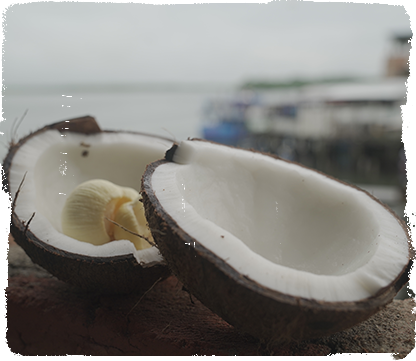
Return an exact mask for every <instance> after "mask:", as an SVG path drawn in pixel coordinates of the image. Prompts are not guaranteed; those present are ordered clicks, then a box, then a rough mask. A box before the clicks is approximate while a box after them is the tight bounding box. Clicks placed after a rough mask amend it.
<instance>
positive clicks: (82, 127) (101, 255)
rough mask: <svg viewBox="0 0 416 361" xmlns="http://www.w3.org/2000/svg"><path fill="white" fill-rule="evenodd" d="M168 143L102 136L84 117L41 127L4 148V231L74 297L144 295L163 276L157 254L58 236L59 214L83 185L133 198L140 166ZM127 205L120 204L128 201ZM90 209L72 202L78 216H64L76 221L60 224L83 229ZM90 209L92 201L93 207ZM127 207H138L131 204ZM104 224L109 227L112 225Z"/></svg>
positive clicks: (123, 243) (120, 243)
mask: <svg viewBox="0 0 416 361" xmlns="http://www.w3.org/2000/svg"><path fill="white" fill-rule="evenodd" d="M172 143H173V142H172V141H171V140H169V139H166V138H162V137H156V136H152V135H147V134H141V133H134V132H121V131H120V132H119V131H103V130H101V129H100V127H99V126H98V124H97V123H96V121H95V119H94V118H92V117H89V116H87V117H82V118H76V119H70V120H66V121H62V122H58V123H55V124H51V125H48V126H45V127H44V128H42V129H40V130H38V131H36V132H34V133H32V134H30V135H28V136H26V137H24V138H23V139H21V140H20V141H19V142H18V143H16V144H12V145H11V146H10V149H9V152H8V154H7V156H6V158H5V160H4V164H3V165H4V172H5V176H4V179H3V185H4V188H5V190H6V191H8V192H9V194H10V195H11V198H12V214H11V228H10V230H11V234H12V235H13V237H14V239H15V241H16V243H18V244H19V245H20V246H21V247H22V248H23V249H24V250H25V251H26V253H27V254H28V255H29V257H30V258H31V259H32V260H33V261H34V262H35V263H37V264H39V265H40V266H42V267H43V268H45V269H46V270H47V271H49V272H50V273H51V274H52V275H54V276H56V277H57V278H59V279H61V280H63V281H65V282H68V283H70V284H72V285H74V286H76V287H77V288H80V289H82V290H86V291H93V292H101V293H131V292H143V291H145V290H147V289H149V287H151V286H152V285H153V284H154V283H155V282H157V281H158V280H159V279H163V278H164V277H166V276H167V275H168V274H169V270H168V267H167V266H166V263H165V262H164V260H163V258H162V256H161V255H160V253H159V251H158V250H157V248H155V247H151V246H150V245H149V246H148V247H138V248H143V249H137V248H136V247H135V245H134V243H133V242H132V241H130V240H128V236H125V238H126V239H123V237H119V238H116V239H118V240H114V241H111V242H106V241H105V240H104V241H102V240H99V239H98V233H99V232H98V231H97V232H96V234H94V235H93V236H94V237H95V235H96V236H97V237H96V238H97V240H94V237H92V238H93V239H92V240H90V241H85V240H80V239H78V238H77V237H76V238H74V237H71V236H68V234H71V233H67V232H63V224H62V223H63V221H62V214H63V210H64V209H65V207H66V203H67V201H68V198H70V197H71V194H72V193H73V192H75V190H76V189H78V188H77V187H78V186H79V185H80V184H82V183H84V182H87V183H86V184H88V182H91V181H92V182H96V180H98V182H101V183H100V184H104V183H105V184H111V187H112V188H111V189H113V190H114V189H115V191H116V192H119V191H120V192H121V193H122V195H128V196H129V197H130V198H134V196H135V195H137V196H138V195H139V193H138V191H139V190H140V178H141V176H142V174H143V172H144V169H145V166H146V165H147V164H148V163H150V162H152V161H155V160H157V159H161V158H163V156H164V153H165V151H166V149H169V148H170V146H171V145H172ZM123 192H124V193H123ZM107 193H108V192H107ZM109 197H110V198H111V195H109ZM129 197H127V196H126V197H125V198H123V199H124V200H126V201H130V200H132V199H130V198H129ZM101 198H102V197H101ZM110 198H109V199H110ZM113 198H114V197H113ZM83 199H84V200H83ZM80 200H81V201H80ZM110 200H111V199H110ZM80 202H81V203H80ZM82 202H83V203H82ZM92 202H94V199H91V197H90V199H88V197H83V195H82V194H81V196H78V203H77V205H78V208H75V210H74V209H72V213H71V210H69V211H67V213H68V214H70V215H74V214H75V215H77V214H78V215H79V216H78V218H76V217H75V218H74V217H72V218H70V217H69V216H68V217H69V218H70V220H69V221H68V222H66V223H68V224H70V223H71V221H72V223H74V222H75V226H77V225H80V224H86V225H87V226H89V225H88V221H89V220H91V219H94V214H93V210H92V209H91V207H90V205H91V204H92ZM113 203H114V202H113ZM94 204H96V205H97V204H98V205H99V201H97V200H96V199H95V203H94ZM135 204H136V205H138V206H140V205H141V206H142V204H141V203H139V200H136V203H135ZM84 206H85V207H84ZM88 207H90V208H88ZM83 208H85V211H84V213H83ZM120 209H121V207H120ZM119 213H121V212H119ZM130 213H132V212H130ZM122 216H125V214H122V215H121V216H120V217H118V218H117V219H122V218H123V217H122ZM96 218H97V217H96ZM124 218H126V217H124ZM130 218H131V217H130ZM109 221H111V222H113V223H115V225H113V226H114V227H117V226H118V225H119V224H118V223H117V222H115V221H113V220H109ZM130 223H131V222H130ZM64 225H65V224H64ZM70 226H71V224H70V225H69V226H67V228H68V227H70ZM72 226H73V224H72ZM87 226H86V227H84V228H88V227H87ZM106 226H107V227H108V224H107V223H106ZM120 227H122V226H120ZM123 228H125V229H126V232H131V231H130V230H129V229H128V228H129V227H123ZM146 228H147V226H146ZM94 231H95V230H94ZM123 232H124V234H127V233H126V232H125V231H124V230H123ZM75 234H76V233H75ZM146 240H148V239H146ZM94 243H95V244H94Z"/></svg>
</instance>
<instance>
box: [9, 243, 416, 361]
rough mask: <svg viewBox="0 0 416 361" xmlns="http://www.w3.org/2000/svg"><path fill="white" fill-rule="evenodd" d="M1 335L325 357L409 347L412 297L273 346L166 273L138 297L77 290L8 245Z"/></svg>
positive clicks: (44, 347) (21, 340) (144, 349)
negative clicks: (334, 329)
mask: <svg viewBox="0 0 416 361" xmlns="http://www.w3.org/2000/svg"><path fill="white" fill-rule="evenodd" d="M6 293H7V326H8V329H7V341H8V345H9V348H10V350H11V352H13V353H15V354H20V355H218V356H219V355H329V354H335V353H373V352H376V353H390V354H398V355H397V356H396V357H399V358H403V357H405V356H407V355H408V354H409V353H410V352H411V351H412V350H413V349H414V344H415V341H414V338H415V316H414V315H413V314H412V308H413V307H414V301H413V300H412V299H407V300H395V301H393V302H392V303H391V304H390V305H388V306H387V307H386V308H385V309H384V310H382V311H380V312H379V313H378V314H376V315H374V316H373V317H371V318H370V319H369V320H367V321H365V322H363V323H362V324H360V325H357V326H355V327H353V328H351V329H349V330H346V331H343V332H340V333H338V334H335V335H333V336H330V337H326V338H322V339H317V340H312V341H305V342H299V343H292V344H289V345H285V346H279V347H268V346H267V345H262V344H260V343H259V342H258V341H257V340H255V339H254V338H252V337H251V336H248V335H242V334H240V333H238V332H237V331H236V330H235V329H234V328H233V327H232V326H230V325H229V324H228V323H226V322H225V321H223V320H222V319H221V318H219V317H218V316H216V315H215V314H213V313H212V312H211V311H210V310H209V309H207V308H206V307H205V306H204V305H202V304H201V303H200V302H199V301H198V300H196V299H195V298H193V297H192V296H191V295H189V294H188V293H187V292H186V290H184V289H183V287H182V285H181V284H180V282H179V281H178V280H177V279H176V278H175V277H174V276H172V277H169V278H168V279H166V280H165V281H163V282H160V283H158V284H156V285H154V287H153V288H152V289H150V290H149V291H148V292H147V293H146V294H145V295H143V296H137V295H129V296H102V295H96V294H85V293H81V292H79V291H77V290H75V289H73V288H71V287H70V286H68V285H66V284H65V283H63V282H61V281H59V280H57V279H55V278H53V277H52V276H50V275H49V274H48V273H47V272H45V271H44V270H42V269H40V268H39V267H37V266H35V265H33V264H32V263H31V261H30V260H29V259H28V257H27V256H26V254H25V253H24V252H23V251H22V250H21V249H20V247H18V246H17V245H14V244H13V243H11V246H10V250H9V285H8V288H7V290H6Z"/></svg>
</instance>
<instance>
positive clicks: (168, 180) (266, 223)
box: [151, 141, 409, 302]
mask: <svg viewBox="0 0 416 361" xmlns="http://www.w3.org/2000/svg"><path fill="white" fill-rule="evenodd" d="M151 184H152V189H153V190H154V191H155V194H156V197H157V198H158V200H159V202H160V204H161V205H162V207H163V208H164V210H165V211H166V212H167V213H168V214H169V215H170V216H171V217H172V218H173V219H174V220H175V221H176V222H177V224H178V225H179V227H181V228H182V229H183V230H184V231H185V232H186V233H188V234H189V235H190V236H191V237H193V238H194V239H196V240H197V241H198V242H199V243H200V244H201V245H202V246H204V247H205V248H207V249H208V250H210V251H211V252H213V253H214V254H216V255H217V256H218V257H220V258H221V259H222V260H224V261H225V262H226V263H227V264H229V265H230V266H231V267H232V268H234V269H235V270H236V271H238V272H239V273H240V274H242V275H245V276H247V277H248V278H250V279H251V280H253V281H255V282H257V283H259V284H261V285H263V286H265V287H267V288H270V289H272V290H276V291H279V292H282V293H284V294H289V295H292V296H299V297H303V298H306V299H315V300H321V301H329V302H332V301H334V302H337V301H358V300H362V299H365V298H367V297H370V296H373V295H375V294H376V293H377V291H379V290H380V289H381V288H383V287H386V286H388V285H389V284H391V283H392V282H393V281H394V280H395V279H396V277H397V276H398V275H399V274H400V272H401V271H402V270H403V268H404V267H405V265H406V264H407V263H408V260H409V258H408V257H409V251H408V243H407V236H406V233H405V231H404V229H403V228H402V226H401V225H400V223H399V221H398V219H396V218H395V217H394V216H393V215H392V213H390V211H388V210H387V209H386V208H385V207H384V206H382V205H381V204H380V203H378V202H377V201H375V200H374V199H372V198H371V197H370V196H369V195H368V194H367V193H365V192H362V191H360V190H358V189H355V188H353V187H350V186H348V185H346V184H343V183H341V182H338V181H335V180H333V179H331V178H329V177H326V176H325V175H322V174H320V173H317V172H315V171H312V170H310V169H306V168H304V167H301V166H299V165H296V164H292V163H289V162H285V161H282V160H279V159H275V158H273V157H269V156H266V155H263V154H260V153H255V152H251V151H244V150H238V149H234V148H230V147H225V146H220V145H215V144H212V143H209V142H202V141H184V142H182V143H181V144H180V145H179V146H178V148H177V150H176V152H175V154H174V157H173V162H169V163H166V164H162V165H160V166H158V167H157V168H156V169H155V171H154V173H153V176H152V179H151ZM190 246H191V247H192V246H193V245H190Z"/></svg>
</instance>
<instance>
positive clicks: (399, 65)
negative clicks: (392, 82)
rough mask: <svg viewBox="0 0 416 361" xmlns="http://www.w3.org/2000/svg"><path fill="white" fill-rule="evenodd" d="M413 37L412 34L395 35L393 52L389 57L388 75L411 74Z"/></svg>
mask: <svg viewBox="0 0 416 361" xmlns="http://www.w3.org/2000/svg"><path fill="white" fill-rule="evenodd" d="M411 39H412V35H411V34H407V35H396V36H395V37H393V39H392V40H393V41H392V48H391V52H390V55H389V57H388V59H387V69H386V76H406V77H407V76H409V53H410V40H411Z"/></svg>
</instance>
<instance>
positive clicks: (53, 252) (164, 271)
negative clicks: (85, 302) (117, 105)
mask: <svg viewBox="0 0 416 361" xmlns="http://www.w3.org/2000/svg"><path fill="white" fill-rule="evenodd" d="M68 128H69V129H68ZM50 129H57V130H59V131H65V132H68V131H69V132H77V133H83V134H94V133H99V132H102V130H101V129H100V127H99V126H98V124H97V122H96V121H95V119H94V118H93V117H90V116H85V117H81V118H75V119H70V120H69V122H68V121H62V122H57V123H54V124H51V125H48V126H45V127H44V128H42V129H40V130H38V131H36V132H34V133H32V134H30V135H28V136H27V137H25V138H23V139H21V140H20V141H19V142H18V143H16V144H11V146H10V149H9V152H8V154H7V156H6V158H5V160H4V162H3V167H4V173H5V176H4V178H3V187H4V189H5V191H7V192H9V169H10V168H11V166H12V163H13V157H14V155H15V153H16V151H17V150H18V149H19V147H20V146H22V145H23V144H24V143H25V142H26V141H27V140H28V139H30V138H31V137H33V136H36V135H38V134H39V133H41V132H44V131H47V130H50ZM35 216H36V215H35ZM10 232H11V234H12V236H13V237H14V240H15V241H16V243H17V244H18V245H19V246H20V247H22V248H23V249H24V250H25V252H26V253H27V255H28V256H29V257H30V258H31V259H32V261H33V262H34V263H36V264H38V265H40V266H41V267H43V268H44V269H45V270H47V271H48V272H50V273H51V275H53V276H55V277H57V278H58V279H60V280H62V281H64V282H67V283H69V284H71V285H73V286H75V287H76V288H78V289H81V290H83V291H87V292H98V293H106V294H111V293H114V294H115V293H143V292H145V291H146V290H148V289H149V288H150V287H151V286H152V285H153V284H154V283H155V282H157V281H158V280H161V279H164V278H166V277H167V276H168V275H169V274H170V271H169V269H168V267H167V266H166V264H165V263H158V264H154V265H152V266H149V267H143V266H142V265H140V264H139V263H138V262H137V260H136V258H135V257H134V256H133V255H132V254H128V255H122V256H112V257H91V256H86V255H82V254H76V253H71V252H67V251H63V250H61V249H58V248H56V247H54V246H51V245H50V244H48V243H45V242H43V241H42V240H41V239H39V238H38V237H37V236H36V235H35V234H33V233H32V231H31V229H30V220H29V221H27V222H26V223H25V221H22V220H21V219H19V217H18V216H17V215H16V213H15V212H14V209H13V206H12V214H11V225H10Z"/></svg>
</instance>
